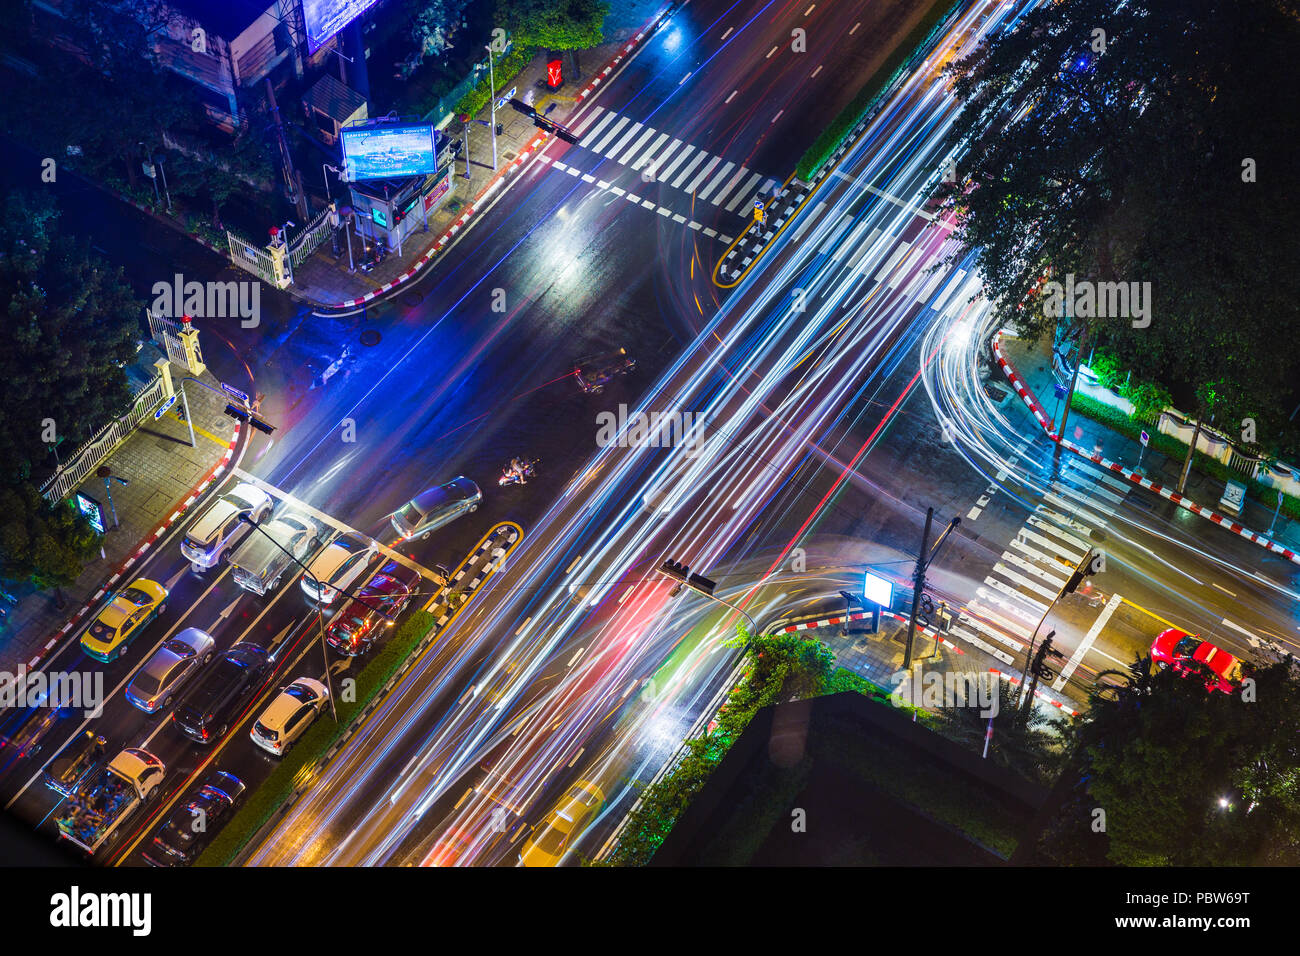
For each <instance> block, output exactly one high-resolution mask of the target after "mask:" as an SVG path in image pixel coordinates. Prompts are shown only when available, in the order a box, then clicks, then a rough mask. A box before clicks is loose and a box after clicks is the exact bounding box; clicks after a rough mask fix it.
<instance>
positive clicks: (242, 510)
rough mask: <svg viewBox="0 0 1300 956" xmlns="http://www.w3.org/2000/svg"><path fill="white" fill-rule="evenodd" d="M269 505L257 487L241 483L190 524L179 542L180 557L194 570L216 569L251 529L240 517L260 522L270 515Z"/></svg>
mask: <svg viewBox="0 0 1300 956" xmlns="http://www.w3.org/2000/svg"><path fill="white" fill-rule="evenodd" d="M272 505H273V502H272V501H271V496H270V495H268V494H267V493H266V492H265V491H263V490H262V489H261V488H259V487H257V485H254V484H252V483H251V482H247V481H244V482H240V483H239V484H237V485H235V487H234V488H232V489H230V490H229V491H227V492H226V493H225V494H224V495H222V496H221V497H220V498H218V499H217V500H216V501H214V502H213V503H212V506H211V507H210V508H208V510H207V511H205V512H203V514H202V515H200V516H199V519H198V520H197V521H195V522H194V524H192V525H190V528H189V530H188V531H186V532H185V537H183V538H182V539H181V554H183V555H185V557H187V558H189V559H190V564H191V565H192V566H193V567H194V569H195V570H196V571H206V570H207V569H209V568H214V567H216V566H217V565H218V564H220V563H221V561H222V559H224V558H225V557H226V556H227V555H229V553H230V549H231V548H233V547H234V546H235V545H236V544H238V543H239V542H240V540H241V539H242V538H243V537H244V535H246V534H247V533H248V532H249V530H250V528H249V526H248V525H247V524H245V523H244V522H243V521H241V520H240V517H241V516H242V515H248V516H249V517H251V518H252V519H253V520H254V521H256V522H258V523H261V522H262V521H265V520H266V518H267V516H268V515H270V514H271V508H272Z"/></svg>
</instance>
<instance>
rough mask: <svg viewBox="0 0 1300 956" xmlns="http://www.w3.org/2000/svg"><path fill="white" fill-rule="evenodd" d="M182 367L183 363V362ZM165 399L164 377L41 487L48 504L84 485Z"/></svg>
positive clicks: (140, 394)
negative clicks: (96, 469) (84, 481)
mask: <svg viewBox="0 0 1300 956" xmlns="http://www.w3.org/2000/svg"><path fill="white" fill-rule="evenodd" d="M182 364H183V363H182ZM164 397H165V389H164V387H163V380H162V376H157V377H155V378H154V379H153V380H152V381H150V382H149V384H148V385H146V386H145V387H144V388H142V389H140V391H139V392H137V393H136V395H135V400H134V402H133V403H132V405H131V408H130V410H129V411H127V412H126V414H124V415H122V416H121V417H119V418H118V419H116V420H115V421H112V422H109V423H108V424H107V425H105V426H104V427H103V428H102V429H100V431H99V434H97V435H96V436H95V437H94V438H92V439H90V441H88V442H86V443H85V444H83V445H82V446H81V447H80V448H78V449H77V450H76V451H75V452H74V453H73V455H72V457H71V458H69V459H68V460H67V461H66V462H64V463H63V465H62V467H60V468H59V470H58V471H56V472H55V473H54V474H53V475H51V476H50V478H49V479H48V480H47V481H46V482H45V484H44V485H42V486H41V496H42V497H44V498H45V499H46V500H47V501H62V500H63V499H64V498H66V497H67V496H68V495H69V494H71V493H72V490H73V489H74V488H76V487H77V485H79V484H81V482H82V480H84V479H85V477H86V476H87V475H89V474H90V473H91V472H92V471H94V470H95V468H96V467H98V466H99V463H100V462H102V461H103V460H104V459H105V458H107V457H108V456H109V455H111V454H112V453H113V451H114V450H115V449H116V448H117V446H118V445H120V444H122V442H124V441H126V440H127V438H129V437H130V435H131V433H132V432H133V431H135V427H136V426H137V425H139V424H140V422H141V421H142V420H143V419H144V417H145V416H146V415H149V414H151V413H152V412H153V410H154V409H155V408H157V407H158V405H159V404H160V403H161V402H162V400H163V398H164Z"/></svg>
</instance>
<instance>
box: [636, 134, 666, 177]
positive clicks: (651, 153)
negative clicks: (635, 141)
mask: <svg viewBox="0 0 1300 956" xmlns="http://www.w3.org/2000/svg"><path fill="white" fill-rule="evenodd" d="M667 139H668V134H667V133H660V134H659V138H658V139H657V140H655V141H654V145H653V146H651V147H650V148H649V149H647V150H646V151H645V152H644V153H642V154H641V158H640V159H638V160H637V161H636V164H635V165H633V167H632V171H633V172H636V171H637V170H638V169H640V168H641V167H642V166H644V165H645V164H646V163H648V162H650V159H651V157H652V156H654V154H655V150H657V149H658V148H659V147H660V146H662V145H663V144H664V141H665V140H667Z"/></svg>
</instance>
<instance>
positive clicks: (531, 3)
mask: <svg viewBox="0 0 1300 956" xmlns="http://www.w3.org/2000/svg"><path fill="white" fill-rule="evenodd" d="M496 10H497V19H498V21H499V22H500V24H501V26H503V27H504V28H505V30H506V32H507V33H509V34H510V36H511V38H512V39H513V40H514V41H515V43H520V44H523V45H524V46H531V47H544V48H549V49H552V50H585V49H587V48H588V47H593V46H596V45H597V44H598V43H600V42H601V38H602V34H601V24H603V23H604V22H605V17H606V16H607V15H608V14H609V4H608V3H604V2H601V0H497V5H496Z"/></svg>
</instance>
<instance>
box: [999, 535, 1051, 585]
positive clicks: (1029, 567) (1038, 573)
mask: <svg viewBox="0 0 1300 956" xmlns="http://www.w3.org/2000/svg"><path fill="white" fill-rule="evenodd" d="M1022 547H1024V546H1023V545H1022ZM1031 550H1032V549H1031ZM1044 557H1046V556H1044ZM1002 560H1003V561H1007V562H1010V563H1011V564H1014V565H1015V566H1016V567H1018V568H1020V569H1021V570H1023V571H1028V572H1029V573H1030V574H1032V575H1034V576H1035V577H1038V578H1041V579H1042V580H1044V581H1046V582H1047V583H1048V584H1050V585H1052V586H1053V587H1054V588H1056V589H1057V590H1058V591H1059V590H1060V588H1061V585H1062V584H1064V583H1065V578H1064V577H1059V578H1058V577H1057V576H1056V575H1054V574H1050V573H1049V572H1048V569H1047V568H1044V567H1043V566H1042V565H1041V564H1035V563H1034V562H1033V561H1026V560H1025V559H1024V558H1022V557H1020V555H1018V554H1012V553H1011V552H1010V551H1003V552H1002ZM1051 568H1052V570H1053V571H1056V570H1060V566H1059V565H1057V564H1053V565H1052V566H1051ZM1052 593H1053V594H1055V593H1056V592H1055V591H1054V592H1052Z"/></svg>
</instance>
